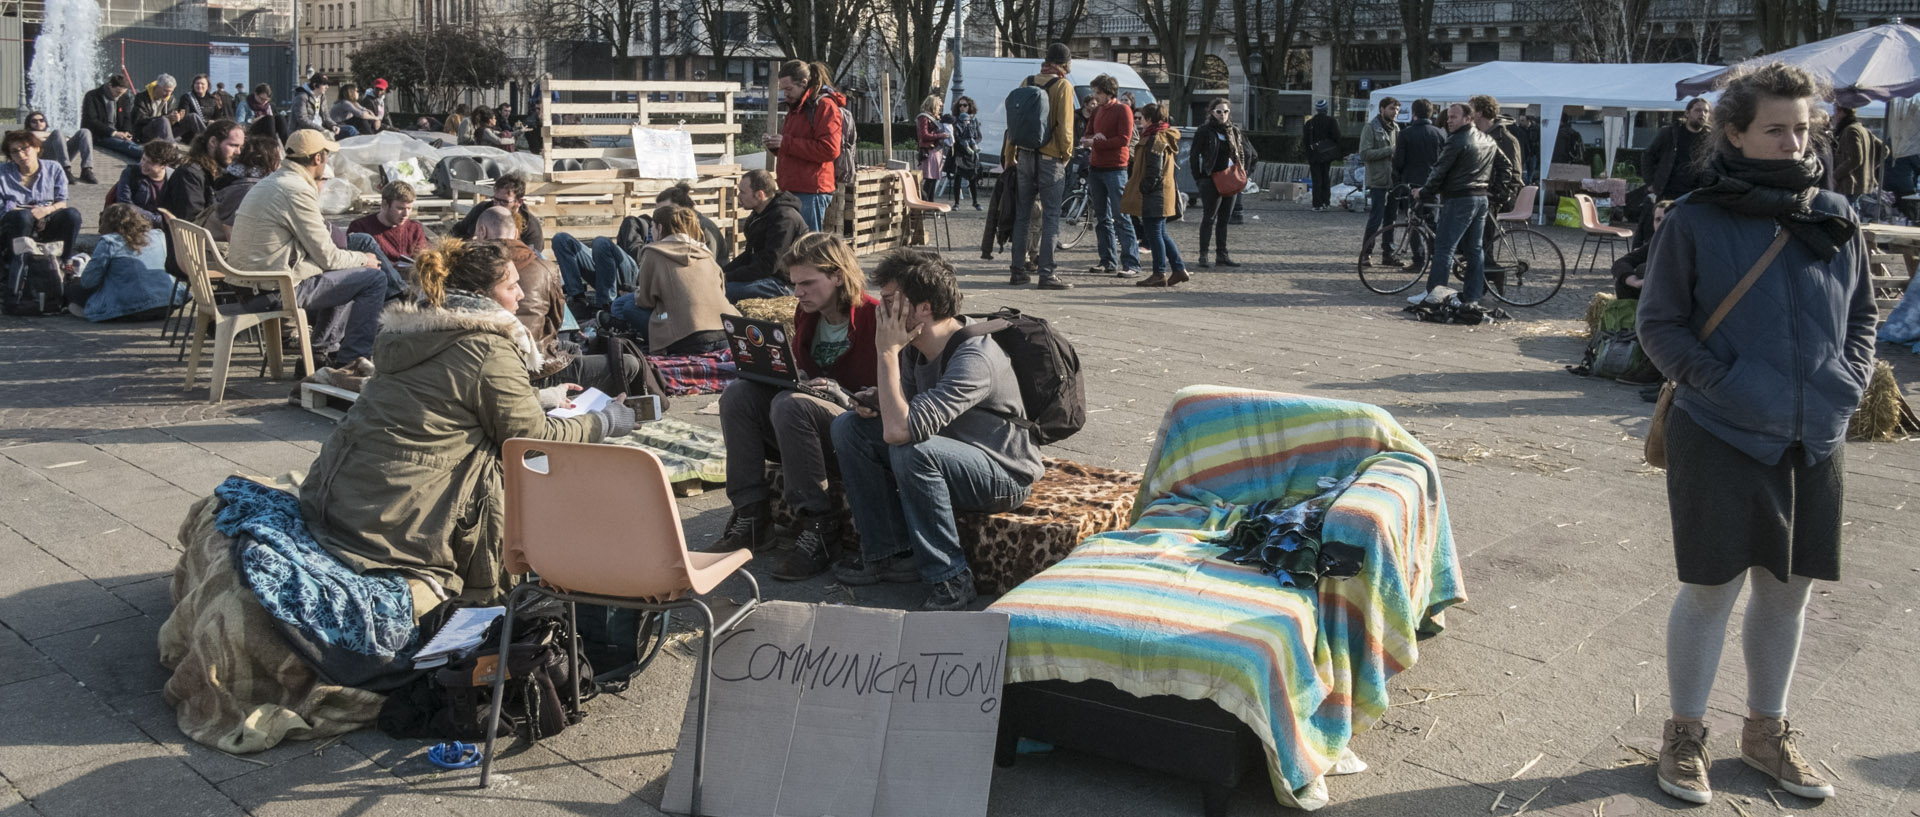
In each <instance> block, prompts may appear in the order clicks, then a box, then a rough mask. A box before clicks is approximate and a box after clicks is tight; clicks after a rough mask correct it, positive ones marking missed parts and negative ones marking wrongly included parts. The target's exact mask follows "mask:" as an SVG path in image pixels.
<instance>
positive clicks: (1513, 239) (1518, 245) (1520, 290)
mask: <svg viewBox="0 0 1920 817" xmlns="http://www.w3.org/2000/svg"><path fill="white" fill-rule="evenodd" d="M1493 245H1494V253H1493V257H1494V259H1495V260H1497V261H1498V262H1499V264H1500V265H1499V266H1498V267H1488V268H1487V291H1488V292H1490V293H1492V294H1493V297H1495V298H1498V299H1500V300H1502V301H1505V302H1507V303H1508V304H1511V305H1513V306H1539V305H1541V304H1543V303H1546V302H1547V299H1548V298H1552V297H1553V296H1554V294H1555V293H1557V292H1559V291H1560V287H1561V285H1562V284H1565V283H1566V280H1567V259H1566V256H1564V255H1561V254H1560V245H1558V244H1555V243H1553V239H1551V238H1548V237H1547V236H1546V235H1545V234H1543V233H1539V232H1535V231H1534V230H1531V229H1528V228H1526V227H1514V228H1510V229H1505V230H1502V231H1501V232H1500V235H1499V237H1497V238H1495V239H1494V241H1493Z"/></svg>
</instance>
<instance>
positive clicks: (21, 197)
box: [0, 130, 81, 270]
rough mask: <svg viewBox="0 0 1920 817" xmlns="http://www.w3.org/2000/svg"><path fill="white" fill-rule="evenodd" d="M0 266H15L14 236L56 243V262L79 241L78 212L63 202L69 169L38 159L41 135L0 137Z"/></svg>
mask: <svg viewBox="0 0 1920 817" xmlns="http://www.w3.org/2000/svg"><path fill="white" fill-rule="evenodd" d="M0 152H4V153H5V154H6V156H7V162H6V164H0V270H11V269H13V240H14V239H16V238H31V239H33V240H34V241H40V242H48V241H58V242H61V244H60V260H61V261H65V260H67V259H68V258H72V257H73V254H74V252H75V247H74V244H77V243H79V241H80V226H81V218H80V211H78V210H75V209H73V208H72V207H69V206H68V205H67V171H66V168H63V167H61V166H59V165H57V164H54V163H52V162H43V161H40V137H38V136H35V135H33V132H32V131H25V130H17V131H10V132H8V133H7V135H6V137H5V138H0Z"/></svg>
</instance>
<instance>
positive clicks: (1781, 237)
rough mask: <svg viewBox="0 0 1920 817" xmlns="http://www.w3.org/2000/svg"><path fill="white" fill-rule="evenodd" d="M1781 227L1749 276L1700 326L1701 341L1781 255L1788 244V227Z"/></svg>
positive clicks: (1748, 271)
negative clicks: (1704, 324)
mask: <svg viewBox="0 0 1920 817" xmlns="http://www.w3.org/2000/svg"><path fill="white" fill-rule="evenodd" d="M1779 229H1780V232H1779V234H1778V235H1775V236H1774V237H1773V243H1772V244H1769V245H1767V252H1766V254H1764V255H1762V256H1760V260H1759V261H1755V262H1754V263H1753V269H1750V270H1747V277H1745V278H1742V279H1740V283H1738V284H1734V285H1733V291H1732V292H1729V293H1727V297H1726V299H1725V300H1722V301H1721V302H1720V307H1719V308H1718V309H1715V310H1713V316H1712V317H1710V318H1707V325H1706V326H1702V327H1700V342H1702V343H1705V342H1706V340H1707V337H1708V336H1710V335H1712V334H1713V330H1715V329H1718V328H1720V322H1721V321H1723V320H1726V318H1727V313H1728V312H1732V311H1733V305H1734V304H1737V303H1739V302H1740V298H1741V296H1744V295H1746V294H1747V290H1749V289H1753V285H1754V282H1756V281H1759V280H1760V273H1763V272H1766V271H1767V267H1768V266H1771V265H1772V264H1773V259H1774V258H1776V257H1778V256H1779V255H1780V248H1782V247H1785V246H1787V228H1786V227H1784V226H1783V227H1780V228H1779Z"/></svg>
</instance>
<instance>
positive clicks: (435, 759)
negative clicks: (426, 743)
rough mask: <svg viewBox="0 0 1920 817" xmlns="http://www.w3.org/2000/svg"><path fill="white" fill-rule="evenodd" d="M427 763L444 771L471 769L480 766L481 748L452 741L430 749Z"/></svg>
mask: <svg viewBox="0 0 1920 817" xmlns="http://www.w3.org/2000/svg"><path fill="white" fill-rule="evenodd" d="M427 762H428V763H432V764H433V765H435V766H439V767H440V768H442V769H449V770H452V769H471V768H473V767H475V766H478V765H480V747H478V746H475V745H473V744H471V743H461V742H460V741H457V740H450V741H447V742H446V743H441V744H436V745H434V747H433V748H431V749H428V750H427Z"/></svg>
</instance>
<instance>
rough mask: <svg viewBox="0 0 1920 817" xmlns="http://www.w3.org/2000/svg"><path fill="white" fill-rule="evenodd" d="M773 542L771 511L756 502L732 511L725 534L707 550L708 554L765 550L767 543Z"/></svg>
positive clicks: (761, 503)
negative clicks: (744, 549)
mask: <svg viewBox="0 0 1920 817" xmlns="http://www.w3.org/2000/svg"><path fill="white" fill-rule="evenodd" d="M772 540H773V509H771V508H769V507H767V503H765V502H756V503H754V504H752V505H748V506H747V507H744V508H734V509H733V521H732V522H729V523H728V524H727V532H726V533H724V534H721V535H720V538H719V539H718V540H715V541H714V543H713V544H712V545H711V546H709V547H708V548H707V551H708V552H710V553H727V552H729V551H735V550H739V549H741V548H747V549H749V550H765V549H766V547H767V543H768V542H770V541H772Z"/></svg>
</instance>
